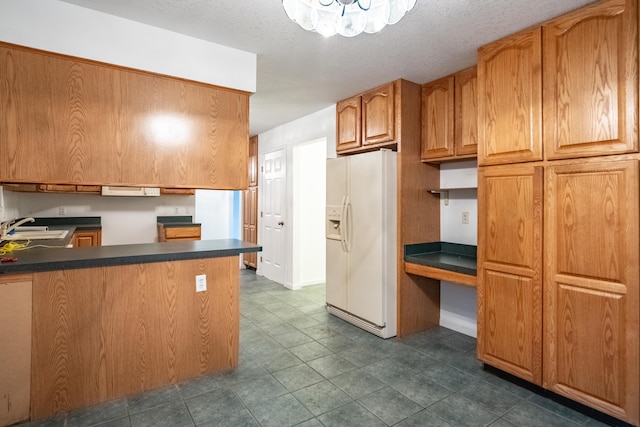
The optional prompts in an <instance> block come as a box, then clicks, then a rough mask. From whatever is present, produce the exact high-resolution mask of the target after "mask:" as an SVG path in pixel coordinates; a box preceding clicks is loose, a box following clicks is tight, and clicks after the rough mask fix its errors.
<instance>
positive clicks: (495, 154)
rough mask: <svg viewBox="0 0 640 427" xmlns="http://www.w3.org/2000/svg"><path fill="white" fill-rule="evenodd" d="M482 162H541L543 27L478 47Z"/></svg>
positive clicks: (479, 151) (479, 141) (482, 163)
mask: <svg viewBox="0 0 640 427" xmlns="http://www.w3.org/2000/svg"><path fill="white" fill-rule="evenodd" d="M478 143H479V146H478V164H479V165H494V164H505V163H519V162H528V161H535V160H542V51H541V29H540V28H539V27H536V28H533V29H529V30H526V31H522V32H520V33H517V34H514V35H512V36H508V37H506V38H503V39H501V40H498V41H496V42H493V43H490V44H488V45H485V46H483V47H481V48H480V49H478Z"/></svg>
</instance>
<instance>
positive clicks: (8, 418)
mask: <svg viewBox="0 0 640 427" xmlns="http://www.w3.org/2000/svg"><path fill="white" fill-rule="evenodd" d="M31 286H32V278H31V275H30V274H23V275H9V276H3V277H0V343H1V344H0V426H6V425H12V424H15V423H17V422H20V421H24V420H28V419H29V404H30V394H31V294H32V293H31Z"/></svg>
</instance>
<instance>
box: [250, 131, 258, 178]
mask: <svg viewBox="0 0 640 427" xmlns="http://www.w3.org/2000/svg"><path fill="white" fill-rule="evenodd" d="M256 185H258V135H256V136H252V137H251V138H249V187H255V186H256Z"/></svg>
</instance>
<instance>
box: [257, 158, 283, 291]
mask: <svg viewBox="0 0 640 427" xmlns="http://www.w3.org/2000/svg"><path fill="white" fill-rule="evenodd" d="M286 163H287V158H286V149H284V148H283V149H280V150H277V151H272V152H270V153H266V154H265V155H264V160H263V163H262V167H263V178H262V187H263V190H262V242H261V245H262V253H261V258H262V261H261V263H260V272H261V273H262V274H263V275H264V276H265V277H267V278H269V279H271V280H273V281H275V282H278V283H283V284H284V281H285V278H284V276H285V275H284V266H283V264H284V259H285V246H284V242H285V238H284V237H285V235H284V227H285V223H284V218H285V214H284V207H285V197H286V191H285V190H286V188H285V183H286Z"/></svg>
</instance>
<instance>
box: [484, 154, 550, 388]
mask: <svg viewBox="0 0 640 427" xmlns="http://www.w3.org/2000/svg"><path fill="white" fill-rule="evenodd" d="M542 186H543V169H542V167H541V166H532V165H528V164H522V165H514V166H492V167H481V168H479V175H478V211H479V212H483V215H482V216H481V217H480V220H479V224H478V357H479V358H480V359H481V360H482V361H484V362H485V363H487V364H489V365H491V366H494V367H496V368H498V369H501V370H503V371H505V372H509V373H511V374H513V375H516V376H518V377H520V378H523V379H525V380H527V381H530V382H532V383H535V384H538V385H541V384H542V192H543V188H542Z"/></svg>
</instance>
